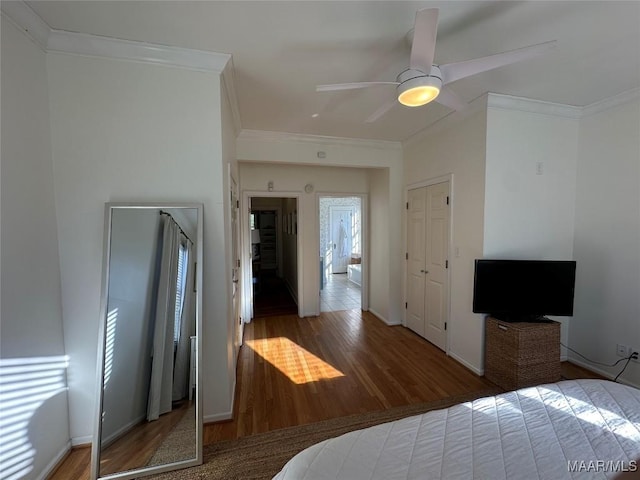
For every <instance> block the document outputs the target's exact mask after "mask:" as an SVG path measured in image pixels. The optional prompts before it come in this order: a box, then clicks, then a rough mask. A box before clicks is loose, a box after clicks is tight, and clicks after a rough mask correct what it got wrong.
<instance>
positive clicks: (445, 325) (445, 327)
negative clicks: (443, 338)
mask: <svg viewBox="0 0 640 480" xmlns="http://www.w3.org/2000/svg"><path fill="white" fill-rule="evenodd" d="M444 329H445V330H446V329H447V322H444Z"/></svg>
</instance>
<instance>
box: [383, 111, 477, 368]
mask: <svg viewBox="0 0 640 480" xmlns="http://www.w3.org/2000/svg"><path fill="white" fill-rule="evenodd" d="M485 145H486V110H485V108H484V107H483V106H482V107H481V108H480V109H479V111H477V112H475V113H473V114H470V115H469V116H468V117H466V118H464V119H462V120H460V121H459V122H458V123H455V124H454V125H453V126H451V127H450V128H448V129H445V130H443V131H440V130H438V131H435V132H433V133H432V134H430V135H428V136H426V137H424V138H422V139H415V140H413V141H411V142H409V143H408V144H407V145H406V146H405V150H404V158H405V162H404V183H405V187H407V186H411V185H413V184H418V183H420V182H424V181H426V180H429V179H433V178H437V177H442V176H445V175H449V174H452V175H453V182H452V198H451V215H452V216H451V218H452V227H453V228H452V244H453V245H454V249H457V251H458V252H459V253H458V256H456V255H455V253H454V252H455V250H454V252H450V255H449V259H450V262H449V264H450V266H451V309H450V318H449V324H448V327H449V328H448V335H449V338H448V343H449V352H448V353H449V355H451V356H452V357H454V358H455V359H457V360H458V361H460V362H461V363H463V364H464V365H466V366H467V367H469V368H471V369H472V370H473V371H475V372H476V373H482V370H483V361H484V358H483V352H484V322H483V318H482V316H481V315H476V314H474V313H472V302H473V274H474V270H473V269H474V260H475V259H476V258H480V257H482V246H483V218H484V195H485V187H484V181H485V150H486V149H485ZM391 211H392V212H393V210H391ZM404 216H405V215H404V214H403V217H404ZM403 241H404V240H403ZM405 263H406V262H405V260H404V256H403V259H402V265H403V266H404V265H405ZM403 274H404V273H403ZM404 283H405V282H404V279H403V284H404Z"/></svg>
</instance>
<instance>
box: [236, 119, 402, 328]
mask: <svg viewBox="0 0 640 480" xmlns="http://www.w3.org/2000/svg"><path fill="white" fill-rule="evenodd" d="M319 152H324V158H322V159H319V157H318V154H319ZM237 156H238V159H239V160H241V161H256V162H267V163H271V164H284V165H285V166H286V165H289V166H291V165H292V164H299V165H313V166H315V165H318V166H327V167H329V166H331V167H336V166H340V167H349V168H360V169H369V168H388V169H389V177H388V185H389V186H388V188H389V195H388V202H389V207H388V208H389V210H388V211H389V212H399V211H400V210H401V204H402V197H403V195H402V168H403V164H402V149H401V145H400V144H398V143H394V142H375V141H365V140H351V139H340V138H327V137H309V136H301V135H287V134H284V135H280V134H274V133H272V132H251V131H243V132H241V134H240V135H239V137H238V140H237ZM265 165H266V163H265ZM284 170H287V168H285V169H284ZM312 171H315V170H312ZM365 171H366V170H365ZM323 178H324V177H323ZM268 180H274V182H275V188H276V189H284V187H283V186H282V184H281V183H280V180H279V179H278V178H275V177H268V176H267V175H266V174H261V175H259V176H258V179H256V180H254V182H255V185H256V188H258V189H259V190H261V191H265V190H266V189H267V181H268ZM327 181H328V183H327V185H328V186H327V187H324V186H323V185H318V184H317V183H318V182H317V181H316V180H315V174H314V175H310V176H307V177H305V178H304V179H303V178H299V179H297V180H296V181H295V182H294V183H292V185H291V188H293V189H295V190H296V191H300V192H302V191H303V188H304V185H305V184H306V183H309V182H310V183H312V184H314V186H315V191H316V192H327V193H330V192H335V193H348V192H352V191H354V190H353V187H348V188H347V187H342V186H341V185H339V183H337V182H340V181H341V179H340V177H333V178H328V179H327ZM365 183H366V182H365ZM367 188H368V186H364V189H365V191H366V189H367ZM243 189H248V190H251V188H245V187H243ZM356 191H357V190H356ZM303 195H307V194H303ZM401 221H402V219H401V217H400V215H391V216H390V217H389V218H386V217H384V218H383V217H381V216H379V215H378V213H377V212H376V211H371V212H370V214H369V222H370V223H369V228H375V225H376V224H377V222H386V223H387V224H388V228H387V230H386V234H385V235H386V236H387V238H388V242H389V244H388V251H389V258H388V263H387V264H386V265H385V266H384V268H381V272H380V273H381V274H380V275H373V274H372V275H370V277H369V279H370V285H369V288H370V289H375V290H377V291H384V292H386V293H385V295H384V296H382V297H381V298H380V299H379V304H378V305H377V309H378V311H379V312H382V311H385V310H386V311H388V316H387V317H386V318H383V320H385V321H386V322H387V323H390V324H396V323H400V322H401V321H402V315H403V312H404V301H403V300H402V285H401V278H402V265H403V263H402V262H403V261H404V246H403V245H402V234H401V232H402V230H401V228H402V224H401ZM303 233H304V232H303ZM317 237H318V236H317V235H316V234H315V232H314V234H313V237H312V239H317ZM306 238H307V237H306V236H305V239H306ZM305 241H306V240H305ZM315 242H316V244H315V245H314V246H313V248H314V249H313V254H312V255H313V256H314V259H313V261H312V263H311V264H309V263H308V262H307V260H306V259H305V261H304V263H305V265H311V266H312V268H314V269H315V270H314V272H313V273H311V274H309V275H310V276H309V279H310V280H309V282H317V283H319V281H320V278H319V273H318V272H317V269H318V268H319V264H318V261H317V254H318V246H317V240H315ZM305 255H306V254H305ZM305 258H306V257H305ZM309 261H311V257H309ZM305 268H306V267H305ZM305 275H307V274H306V273H305ZM311 277H313V279H312V278H311ZM309 284H311V283H309ZM384 284H388V289H387V290H383V287H381V285H384ZM314 288H315V286H314ZM305 295H306V294H305ZM314 295H315V296H316V299H315V301H316V302H319V298H317V290H316V293H315V294H314ZM305 299H306V296H305ZM305 302H306V300H305ZM318 305H319V304H318ZM308 314H312V312H308Z"/></svg>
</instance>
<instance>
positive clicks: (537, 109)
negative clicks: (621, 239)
mask: <svg viewBox="0 0 640 480" xmlns="http://www.w3.org/2000/svg"><path fill="white" fill-rule="evenodd" d="M496 97H497V96H493V95H490V96H489V108H488V110H487V166H486V175H485V182H486V183H485V203H484V249H483V255H484V257H485V258H510V259H514V258H515V259H537V260H572V259H573V227H574V211H575V194H576V162H577V155H578V125H579V123H578V112H577V111H576V110H577V109H572V108H571V107H567V108H566V115H567V116H562V115H559V114H558V113H559V110H558V109H559V108H560V107H557V106H554V105H552V104H543V103H541V102H535V101H530V100H526V99H507V101H509V102H512V104H509V105H508V107H509V108H503V107H494V106H493V100H494V98H496ZM498 99H499V100H504V98H499V97H498ZM515 102H517V105H516V104H515ZM516 106H517V108H514V107H516ZM528 109H529V110H528ZM541 109H542V111H541ZM544 110H548V112H549V113H546V112H544ZM539 163H542V172H541V174H539V173H540V171H539V170H538V168H540V167H539ZM551 318H553V319H555V320H558V321H560V322H561V324H562V328H561V338H562V343H564V344H565V345H567V344H568V333H569V326H568V324H569V322H570V319H569V318H567V317H551ZM562 356H563V357H566V351H565V349H564V348H563V349H562Z"/></svg>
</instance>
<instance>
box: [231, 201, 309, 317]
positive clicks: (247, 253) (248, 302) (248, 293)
mask: <svg viewBox="0 0 640 480" xmlns="http://www.w3.org/2000/svg"><path fill="white" fill-rule="evenodd" d="M253 197H271V198H295V199H296V210H297V211H298V235H297V237H298V238H297V242H296V246H297V252H296V261H297V263H298V265H297V269H296V270H297V276H298V282H297V283H298V285H297V288H298V317H300V318H303V310H302V306H303V305H304V291H303V287H302V274H301V273H302V272H304V265H303V255H302V245H303V232H304V229H303V228H302V225H303V223H304V218H303V215H300V199H301V197H302V194H301V193H300V192H281V191H278V192H269V191H266V192H265V191H260V190H243V191H242V199H241V201H240V202H241V203H240V221H241V225H240V227H241V235H240V236H241V239H240V243H241V249H240V265H241V269H242V296H241V310H242V313H243V317H242V318H243V323H249V322H251V320H253V313H254V312H253V283H252V280H253V278H252V275H251V232H250V229H249V220H250V219H249V215H251V199H252V198H253Z"/></svg>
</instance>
